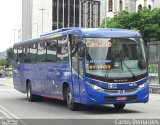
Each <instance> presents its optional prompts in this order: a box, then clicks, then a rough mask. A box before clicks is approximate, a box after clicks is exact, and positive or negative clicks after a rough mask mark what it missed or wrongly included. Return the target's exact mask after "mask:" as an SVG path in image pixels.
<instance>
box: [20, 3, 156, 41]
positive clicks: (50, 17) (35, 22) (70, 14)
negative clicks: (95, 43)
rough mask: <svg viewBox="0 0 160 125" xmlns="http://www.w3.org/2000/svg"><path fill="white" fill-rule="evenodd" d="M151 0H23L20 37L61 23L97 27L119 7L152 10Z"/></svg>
mask: <svg viewBox="0 0 160 125" xmlns="http://www.w3.org/2000/svg"><path fill="white" fill-rule="evenodd" d="M154 2H156V3H158V0H23V1H22V40H26V39H31V38H36V37H38V36H39V35H40V34H43V33H46V32H50V31H52V30H54V29H58V28H63V27H65V28H67V27H86V28H87V27H89V28H90V27H98V26H99V25H100V23H101V22H102V20H103V19H105V18H106V19H107V18H108V17H113V16H114V15H115V14H116V13H118V12H120V11H122V10H128V11H129V12H135V11H138V10H139V9H141V8H143V7H147V8H149V9H151V10H152V9H153V8H154V6H155V4H154ZM157 5H158V4H157ZM156 7H157V6H156Z"/></svg>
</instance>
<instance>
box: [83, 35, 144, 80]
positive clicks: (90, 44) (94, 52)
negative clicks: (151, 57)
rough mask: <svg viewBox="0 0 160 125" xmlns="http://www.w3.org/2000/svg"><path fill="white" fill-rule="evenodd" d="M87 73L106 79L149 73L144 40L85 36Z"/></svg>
mask: <svg viewBox="0 0 160 125" xmlns="http://www.w3.org/2000/svg"><path fill="white" fill-rule="evenodd" d="M84 40H85V44H86V55H85V58H86V59H85V68H86V74H89V75H90V76H101V77H105V78H106V79H115V78H121V79H122V78H131V77H137V76H139V75H143V74H146V73H147V68H146V57H145V52H144V45H143V41H142V40H141V39H139V38H85V39H84Z"/></svg>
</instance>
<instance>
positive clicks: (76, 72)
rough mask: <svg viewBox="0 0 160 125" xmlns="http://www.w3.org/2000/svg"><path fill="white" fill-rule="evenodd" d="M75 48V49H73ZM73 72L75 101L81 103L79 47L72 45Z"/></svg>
mask: <svg viewBox="0 0 160 125" xmlns="http://www.w3.org/2000/svg"><path fill="white" fill-rule="evenodd" d="M73 46H74V47H73ZM71 67H72V69H71V71H72V85H73V91H72V92H73V94H74V101H75V102H80V98H81V95H80V61H79V57H78V45H72V49H71Z"/></svg>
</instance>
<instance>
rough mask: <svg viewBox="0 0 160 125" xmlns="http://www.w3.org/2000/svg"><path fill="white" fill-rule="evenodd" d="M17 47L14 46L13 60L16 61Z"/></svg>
mask: <svg viewBox="0 0 160 125" xmlns="http://www.w3.org/2000/svg"><path fill="white" fill-rule="evenodd" d="M17 59H18V58H17V48H14V61H15V62H17Z"/></svg>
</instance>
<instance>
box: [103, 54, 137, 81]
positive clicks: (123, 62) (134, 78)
mask: <svg viewBox="0 0 160 125" xmlns="http://www.w3.org/2000/svg"><path fill="white" fill-rule="evenodd" d="M119 57H120V61H121V67H122V71H123V65H124V66H125V67H126V68H127V69H128V71H129V72H130V73H131V74H132V78H133V80H136V79H137V78H136V75H135V74H134V73H133V71H132V70H131V69H130V68H129V67H128V65H127V64H126V63H125V61H124V60H123V59H122V56H121V54H120V53H119ZM110 71H111V69H110V70H109V71H108V72H106V74H105V77H106V78H108V75H109V72H110Z"/></svg>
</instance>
